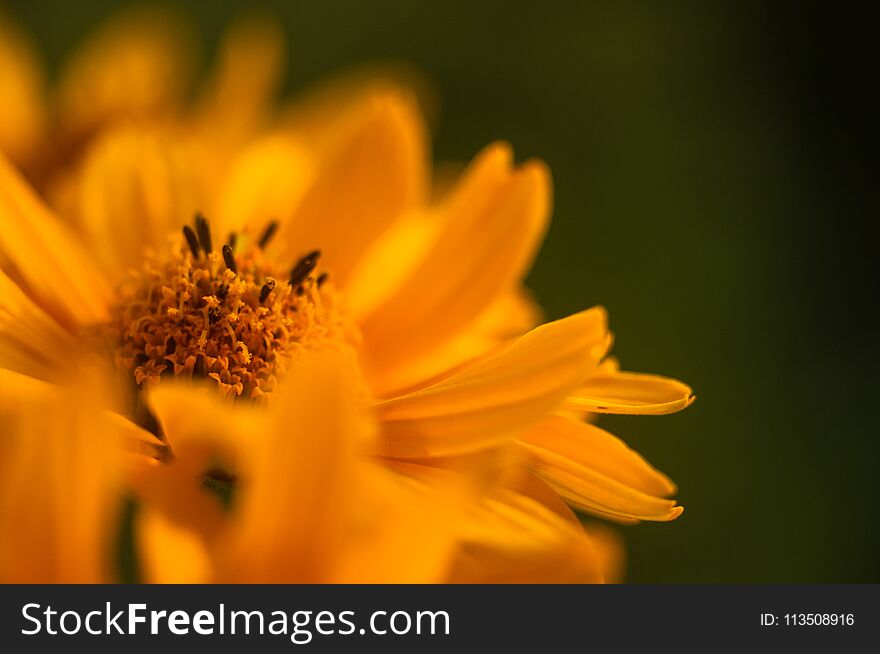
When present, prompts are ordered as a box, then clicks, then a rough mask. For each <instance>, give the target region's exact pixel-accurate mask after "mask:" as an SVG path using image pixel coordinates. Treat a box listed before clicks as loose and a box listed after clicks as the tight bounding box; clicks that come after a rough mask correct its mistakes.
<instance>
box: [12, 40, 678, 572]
mask: <svg viewBox="0 0 880 654" xmlns="http://www.w3.org/2000/svg"><path fill="white" fill-rule="evenodd" d="M115 29H121V30H122V32H121V33H123V34H124V33H125V29H126V28H125V25H124V24H123V27H122V28H115ZM152 33H153V32H151V31H150V30H146V31H145V32H144V34H152ZM118 34H119V33H118V32H114V31H113V30H111V31H110V32H107V33H104V35H103V36H102V37H101V38H100V39H99V40H98V41H97V42H95V43H94V44H93V45H92V46H90V47H89V48H87V49H86V50H85V53H84V54H82V55H81V56H80V57H79V58H77V59H75V60H74V63H72V64H71V67H70V71H71V72H70V73H69V77H68V78H67V81H66V82H62V84H61V85H60V87H59V94H60V95H59V97H61V98H66V100H65V101H64V102H62V104H61V106H62V107H65V108H66V109H65V110H64V113H62V114H61V115H60V116H59V122H60V124H62V125H68V127H66V128H65V133H68V134H76V135H78V136H77V138H71V139H67V140H64V139H62V140H60V141H59V143H61V145H62V146H63V148H62V149H66V150H67V151H69V143H71V142H75V143H76V145H77V154H76V156H75V157H70V156H69V155H68V152H67V151H66V152H63V153H62V154H61V155H60V156H54V157H53V156H44V155H40V156H35V158H33V159H32V160H31V161H32V162H33V161H42V163H41V164H34V167H33V168H32V169H31V170H37V171H38V173H34V174H32V179H34V180H37V181H39V182H40V185H41V187H42V189H43V195H42V197H41V196H40V195H39V194H38V193H37V192H35V191H34V190H33V189H32V188H31V186H30V185H29V184H28V182H27V181H25V179H24V178H23V177H22V175H21V174H20V173H19V172H17V171H16V170H15V168H14V167H13V165H11V164H10V163H9V162H8V161H7V160H6V158H5V157H2V156H0V387H2V391H3V393H4V397H5V396H6V394H7V393H9V394H10V396H11V397H13V398H15V399H14V400H13V401H11V402H9V401H4V403H3V404H0V410H2V415H0V418H3V419H4V422H5V423H6V424H11V425H12V427H11V429H10V431H9V435H8V436H6V435H4V437H5V438H10V439H12V443H13V447H12V451H13V454H14V455H13V456H11V457H10V458H9V459H8V460H7V461H5V462H4V466H5V468H4V471H3V472H4V473H6V471H7V469H8V473H6V474H4V477H8V480H5V481H4V485H2V486H0V492H2V497H0V506H2V507H3V512H2V514H0V527H3V529H2V531H0V533H2V534H4V535H3V537H2V538H0V540H2V541H3V542H2V544H0V579H15V578H19V579H28V577H31V576H32V577H34V578H39V579H46V580H72V579H78V580H79V579H83V580H95V581H99V580H105V579H107V578H110V576H111V573H110V572H108V569H109V566H108V564H107V556H108V555H107V552H108V548H109V547H110V546H109V545H108V543H110V542H112V538H113V537H114V536H115V534H116V532H115V531H114V530H113V529H112V528H110V527H109V526H108V525H110V524H115V522H114V520H113V519H112V515H111V513H108V511H112V509H113V507H114V506H115V505H114V501H116V502H117V505H118V501H119V499H120V498H121V497H122V495H123V493H125V492H132V493H134V494H135V495H136V497H137V499H138V501H139V506H140V509H139V511H138V512H137V514H136V518H135V525H134V530H135V536H136V541H137V543H138V544H139V547H138V551H139V555H140V562H141V565H142V568H143V574H144V577H145V579H147V580H150V581H180V580H188V581H331V582H332V581H452V582H473V581H601V580H602V579H603V576H604V575H608V576H609V578H619V576H620V573H619V568H620V564H619V560H620V556H619V554H615V551H614V550H615V545H613V542H612V539H609V538H604V537H598V538H593V539H591V538H590V537H589V535H588V534H587V533H586V532H585V531H584V530H583V528H582V527H581V525H580V523H579V522H578V519H577V518H576V516H575V514H574V513H573V512H572V510H571V508H569V506H571V507H574V508H576V509H578V510H581V511H585V512H588V513H592V514H594V515H598V516H601V517H607V518H610V519H612V520H616V521H621V522H632V521H639V520H659V521H664V520H671V519H674V518H675V517H677V516H678V515H679V514H680V513H681V508H680V507H678V506H677V505H676V502H675V501H674V500H672V499H669V497H670V496H671V495H672V494H674V492H675V487H674V485H673V484H672V482H671V481H670V480H669V479H668V478H667V477H666V476H665V475H663V474H662V473H660V472H658V471H656V470H655V469H653V468H652V467H651V466H650V465H649V464H648V463H647V462H645V461H644V460H643V459H642V458H641V457H640V456H639V455H638V454H637V453H635V452H633V451H632V450H630V449H629V448H628V447H627V446H626V445H625V444H623V443H622V442H621V441H620V440H619V439H617V438H616V437H615V436H613V435H611V434H609V433H608V432H606V431H604V430H601V429H600V428H598V427H596V426H594V425H593V424H591V421H590V418H591V417H592V416H594V414H598V413H630V414H662V413H669V412H672V411H677V410H679V409H682V408H684V407H686V406H688V405H689V404H690V403H691V402H692V401H693V395H692V393H691V390H690V388H688V387H687V386H685V385H684V384H681V383H680V382H677V381H675V380H671V379H667V378H662V377H657V376H652V375H642V374H636V373H627V372H621V371H620V370H618V369H617V366H616V363H615V362H614V360H613V359H609V358H608V351H609V349H610V345H611V341H612V338H611V334H610V332H609V330H608V326H607V317H606V314H605V311H604V310H603V309H601V308H593V309H590V310H587V311H584V312H581V313H578V314H575V315H573V316H570V317H568V318H565V319H562V320H558V321H555V322H550V323H547V324H544V325H539V326H536V325H537V323H538V322H539V321H538V313H539V312H538V310H537V309H536V307H535V305H534V303H533V302H532V300H531V299H530V298H529V296H528V294H527V293H526V292H525V291H524V289H523V287H522V284H523V279H524V277H525V275H526V273H527V272H528V269H529V267H530V265H531V262H532V260H533V258H534V256H535V254H536V252H537V249H538V247H539V244H540V242H541V240H542V238H543V235H544V233H545V232H546V229H547V226H548V222H549V217H550V211H551V210H550V205H551V188H550V174H549V171H548V170H547V168H546V166H545V165H544V164H543V163H541V162H539V161H527V162H525V163H522V164H520V165H515V164H514V163H513V157H512V153H511V149H510V147H509V146H507V145H506V144H503V143H497V144H493V145H490V146H488V147H487V148H485V149H484V150H483V151H482V152H481V153H479V154H478V155H477V157H476V158H475V160H474V162H473V163H472V164H471V165H470V166H469V167H468V168H467V169H466V170H465V171H464V172H463V173H462V174H461V175H460V177H459V178H458V179H457V180H456V181H455V182H454V183H453V184H452V185H451V187H450V188H449V189H448V190H446V191H445V192H442V193H435V194H434V195H437V196H439V197H438V198H437V199H432V193H431V191H430V186H431V183H430V181H431V171H430V166H429V156H428V146H427V136H426V129H425V126H424V124H423V122H422V120H421V117H420V114H419V111H418V109H417V107H416V102H415V100H414V99H413V98H412V96H411V94H409V93H408V92H407V91H405V90H401V89H399V88H397V87H395V86H394V85H391V84H388V83H385V82H375V83H366V84H359V85H357V86H355V87H345V86H341V85H337V86H334V87H330V90H329V91H325V92H324V93H321V94H316V95H314V96H313V97H312V98H311V99H310V100H309V101H306V102H303V103H301V104H300V105H299V106H298V109H294V110H291V111H289V112H287V113H286V115H284V116H283V117H282V118H280V119H278V120H276V121H275V123H274V125H273V126H272V127H271V129H270V130H268V131H267V130H259V129H258V127H259V124H260V122H261V121H259V120H256V119H255V116H257V115H262V114H263V112H264V109H265V107H264V106H263V101H264V99H265V97H266V94H265V93H263V92H262V90H264V89H266V88H267V87H268V86H270V84H268V82H267V81H266V80H267V78H268V77H271V75H251V74H248V72H249V71H251V70H256V71H261V70H262V71H265V70H268V69H271V68H272V65H267V66H261V65H258V64H259V62H261V61H262V62H264V63H265V62H267V61H274V60H275V59H277V52H275V54H274V55H266V49H265V44H266V40H265V39H263V40H254V39H253V36H252V35H253V32H250V31H244V32H237V33H234V38H232V41H231V42H232V43H233V44H237V47H233V48H232V49H233V51H234V52H235V53H238V54H237V55H236V56H231V57H229V58H228V59H227V61H226V64H225V65H221V70H223V71H225V72H224V73H222V74H220V75H219V77H218V79H219V81H217V82H215V83H214V84H213V85H212V88H213V91H211V92H209V93H208V94H207V96H205V97H207V98H209V99H210V98H213V99H214V100H215V101H209V100H203V101H202V102H200V103H199V104H198V106H197V107H196V108H194V109H189V110H186V111H183V110H181V109H180V106H179V105H177V104H175V101H174V100H173V98H174V97H175V93H176V91H175V89H176V88H177V82H176V81H175V80H177V79H178V78H177V75H176V70H175V68H174V66H173V65H171V64H169V62H173V61H174V57H173V52H174V50H173V49H171V50H169V49H163V47H156V44H157V43H162V39H163V38H165V37H166V32H164V31H163V30H162V29H159V28H157V29H156V30H155V34H156V35H158V36H157V37H156V38H155V39H153V40H149V42H148V43H143V42H141V41H138V40H134V41H131V40H126V39H122V38H119V37H118ZM114 35H116V36H114ZM249 35H250V36H249ZM258 43H261V44H262V46H258V45H256V44H258ZM272 43H273V42H271V41H270V45H271V47H270V48H269V50H270V51H273V52H274V48H275V45H273V44H272ZM120 49H121V50H123V51H125V53H126V54H125V56H122V55H121V54H117V53H118V51H119V50H120ZM2 52H3V50H2V49H0V54H2ZM242 56H244V57H247V59H246V61H249V62H254V61H256V62H257V65H254V66H253V67H245V68H244V69H242V67H241V58H240V57H242ZM15 57H18V58H20V57H21V54H20V53H19V54H17V55H15ZM133 70H137V71H139V72H138V79H140V80H142V81H143V88H138V89H135V90H133V91H132V92H131V93H130V94H128V95H127V94H125V93H120V88H122V87H123V86H124V85H122V84H121V83H120V80H124V79H126V78H127V76H128V75H129V74H130V73H131V71H133ZM71 80H73V81H71ZM255 89H257V90H258V91H259V92H254V90H255ZM252 92H253V93H252ZM82 94H85V96H83V95H82ZM254 96H256V99H255V100H254V101H252V102H250V101H245V102H241V103H239V102H238V100H239V99H241V98H251V99H252V100H253V98H254ZM83 97H91V98H97V100H98V102H96V103H89V102H86V101H83V100H82V98H83ZM232 99H234V100H235V101H232ZM0 111H2V109H0ZM119 114H122V115H125V116H127V117H128V118H131V116H132V115H135V116H136V117H137V120H136V121H131V120H123V121H121V122H120V121H118V120H116V119H113V118H112V117H113V116H118V115H119ZM13 115H15V114H13ZM0 122H2V121H0ZM0 146H2V147H4V148H5V147H6V146H5V145H4V144H3V143H2V142H0ZM10 154H12V153H10ZM16 156H17V155H16ZM16 160H20V159H16ZM47 162H49V163H47ZM58 162H63V164H58ZM40 180H41V181H40ZM50 204H51V205H52V206H53V207H54V208H50V206H49V205H50ZM196 209H201V210H203V211H204V212H205V216H208V218H205V217H204V216H202V215H201V214H196V218H195V219H194V220H193V219H192V216H193V215H194V214H195V211H196ZM59 212H60V214H61V215H64V216H65V217H66V219H62V218H60V217H59ZM94 357H98V358H103V359H104V360H106V361H112V362H113V364H114V365H115V368H116V370H117V377H116V379H117V381H116V384H115V389H116V390H115V392H114V393H110V394H109V395H108V396H109V398H110V399H101V397H99V396H98V395H97V394H96V395H95V397H90V394H89V393H88V390H87V389H84V388H83V387H82V382H83V374H84V373H83V369H82V365H83V364H82V362H83V361H84V360H85V361H91V360H92V358H94ZM198 382H201V383H198ZM192 383H196V387H193V386H192ZM128 389H131V392H128V393H127V394H126V393H125V391H126V390H128ZM121 416H126V418H127V419H123V418H122V417H121ZM65 424H70V425H71V427H70V432H71V433H70V435H69V437H66V436H65V431H66V430H65V427H64V425H65ZM39 430H44V431H46V433H47V434H48V436H47V438H46V439H45V443H46V448H35V447H34V444H33V443H32V442H30V441H32V440H34V439H33V437H32V434H34V433H37V432H38V431H39ZM90 430H94V432H95V433H99V434H100V437H99V438H93V439H91V440H90V439H89V437H90V433H89V432H90ZM29 435H30V436H29ZM120 442H121V443H123V444H122V445H119V443H120ZM120 448H121V449H120ZM44 449H45V451H43V450H44ZM96 449H98V450H100V451H101V454H100V455H99V454H96V453H95V450H96ZM120 452H122V454H125V453H126V452H128V455H127V456H121V455H120V456H117V454H119V453H120ZM68 459H69V462H70V465H69V466H66V465H64V464H65V461H67V460H68ZM99 467H100V470H98V468H99ZM34 470H36V471H37V472H36V473H34V474H35V475H36V476H35V477H33V478H34V479H45V480H46V483H47V484H50V485H52V487H53V488H57V487H59V486H55V485H56V484H61V483H64V484H70V485H73V486H77V487H80V486H81V487H82V488H83V491H82V493H73V494H70V495H69V496H68V495H66V494H64V493H59V492H56V493H54V494H49V495H47V496H46V497H43V496H40V495H31V494H28V493H26V492H23V490H22V489H24V488H26V485H27V483H28V482H27V479H29V478H30V477H28V475H31V474H32V471H34ZM125 489H128V491H126V490H125ZM230 494H231V496H232V497H231V501H232V507H231V509H224V507H223V503H222V501H221V500H222V498H223V497H225V496H227V495H230ZM218 496H219V497H218ZM114 498H115V500H114ZM563 500H564V501H563ZM107 507H110V509H108V508H107ZM26 512H29V514H30V515H34V516H42V519H43V520H44V521H45V522H44V524H45V525H47V526H48V527H47V528H46V529H43V530H42V531H40V530H32V531H27V530H24V531H22V532H20V534H19V536H17V537H15V538H9V537H7V534H9V533H12V532H13V531H14V529H13V530H11V531H10V529H9V528H7V526H8V525H13V526H14V525H16V524H18V521H20V520H23V519H24V518H22V516H23V515H24V514H25V513H26ZM80 514H82V515H84V516H86V519H84V520H83V521H72V520H70V518H69V516H74V515H80ZM66 539H74V540H75V542H76V543H77V547H76V548H73V549H70V550H68V549H67V548H64V547H62V544H63V543H64V542H65V541H66ZM108 539H109V540H108ZM32 541H33V542H37V541H39V543H40V548H42V549H33V550H32V553H30V554H28V556H30V557H36V558H32V561H31V563H32V565H30V566H27V567H19V566H17V565H16V562H17V561H19V560H20V559H21V557H22V556H25V552H29V551H30V550H28V547H29V544H30V543H31V542H32ZM609 543H611V544H609ZM62 550H63V551H62ZM86 550H88V551H86ZM71 557H82V558H83V559H84V560H86V559H88V564H87V565H84V567H83V568H82V570H84V571H85V572H82V573H81V575H80V576H76V575H74V574H73V573H72V572H71V570H72V568H71V565H72V564H71V563H70V561H71ZM43 559H45V561H46V563H45V564H42V563H40V562H41V561H43ZM50 562H51V565H49V563H50ZM41 566H42V567H41ZM38 571H40V572H38ZM77 574H80V573H77ZM28 580H30V579H28Z"/></svg>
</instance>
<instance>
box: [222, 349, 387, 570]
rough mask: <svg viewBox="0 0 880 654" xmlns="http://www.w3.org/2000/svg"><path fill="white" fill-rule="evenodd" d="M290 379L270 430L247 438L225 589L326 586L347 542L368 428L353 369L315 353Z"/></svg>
mask: <svg viewBox="0 0 880 654" xmlns="http://www.w3.org/2000/svg"><path fill="white" fill-rule="evenodd" d="M286 380H287V384H285V385H283V386H280V387H279V389H278V393H280V396H279V397H277V398H276V404H275V406H274V407H273V414H272V423H271V424H270V425H269V426H268V427H267V428H266V429H265V430H264V431H262V433H260V432H257V431H256V430H255V431H254V433H253V434H252V435H251V437H250V438H249V443H248V445H249V447H248V450H247V453H246V454H247V457H246V459H245V462H246V465H245V467H244V469H243V472H242V483H241V487H240V489H239V490H238V497H237V504H236V509H237V513H236V515H237V521H236V525H235V531H234V533H233V534H232V535H231V540H230V543H229V547H228V549H227V550H226V551H225V555H224V556H223V558H222V559H221V563H220V566H221V567H220V569H219V575H220V579H221V580H223V581H226V582H231V583H236V582H251V583H259V582H262V583H292V582H319V581H327V580H330V579H332V577H333V574H334V565H335V562H337V561H338V560H339V557H340V552H341V550H342V549H343V548H344V547H345V546H346V541H347V539H348V537H349V534H348V533H347V531H348V530H347V527H348V525H347V524H346V520H345V519H344V517H345V515H346V507H347V506H348V505H349V503H350V502H351V501H352V498H353V497H358V495H357V494H356V493H355V488H356V487H355V485H354V483H355V482H354V476H353V473H354V468H355V461H356V456H357V450H358V448H360V447H363V442H364V439H365V438H366V437H367V436H368V434H369V430H370V425H369V423H368V422H367V421H366V420H365V418H364V416H363V415H362V414H361V413H360V411H359V409H358V408H357V401H356V399H355V395H354V390H353V388H352V386H351V381H350V376H349V374H348V370H347V369H346V368H345V367H344V366H343V365H342V364H341V363H340V362H339V361H338V360H337V359H336V358H334V357H330V356H326V357H325V356H318V355H316V356H315V357H314V358H307V359H306V360H304V361H302V362H301V363H300V365H297V366H294V367H292V368H291V370H290V372H289V374H288V376H287V377H286ZM359 501H360V500H359Z"/></svg>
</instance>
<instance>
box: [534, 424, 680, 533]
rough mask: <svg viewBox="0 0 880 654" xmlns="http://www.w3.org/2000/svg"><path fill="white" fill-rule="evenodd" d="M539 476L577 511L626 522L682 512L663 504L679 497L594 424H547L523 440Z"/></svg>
mask: <svg viewBox="0 0 880 654" xmlns="http://www.w3.org/2000/svg"><path fill="white" fill-rule="evenodd" d="M520 443H521V445H522V446H523V447H524V448H525V449H526V450H527V451H528V452H529V453H531V455H532V461H531V466H532V469H533V470H534V471H535V473H536V474H537V475H538V476H539V477H541V478H542V479H543V480H545V481H546V482H547V483H548V484H549V485H550V486H552V487H553V488H554V489H555V490H556V492H558V493H559V494H560V495H561V496H562V497H563V498H565V500H566V501H567V502H569V503H570V504H572V505H573V506H574V507H576V508H578V509H581V510H584V511H589V512H591V513H596V514H599V515H603V516H616V517H619V518H623V519H625V520H626V519H628V520H654V521H667V520H673V519H675V518H677V517H678V516H679V515H681V512H682V508H681V507H679V506H676V503H675V501H673V500H667V499H663V497H664V496H666V495H669V494H671V493H673V492H675V486H674V485H673V484H672V482H671V481H669V479H668V478H667V477H666V476H665V475H663V474H661V473H659V472H657V471H656V470H654V469H653V468H651V466H649V465H648V463H647V462H646V461H645V460H644V459H642V457H640V456H639V455H638V454H636V453H635V452H633V451H632V450H630V449H629V448H627V447H626V445H624V444H623V443H622V442H621V441H620V440H619V439H617V438H616V437H614V436H612V435H611V434H609V433H608V432H605V431H603V430H601V429H599V428H598V427H595V426H593V425H590V424H586V423H580V422H576V421H574V420H570V419H568V418H563V417H561V416H552V417H550V418H547V419H546V420H543V421H542V422H541V423H540V424H539V425H538V426H536V427H535V428H534V429H533V430H531V431H529V432H528V433H526V434H524V435H523V436H522V437H521V440H520Z"/></svg>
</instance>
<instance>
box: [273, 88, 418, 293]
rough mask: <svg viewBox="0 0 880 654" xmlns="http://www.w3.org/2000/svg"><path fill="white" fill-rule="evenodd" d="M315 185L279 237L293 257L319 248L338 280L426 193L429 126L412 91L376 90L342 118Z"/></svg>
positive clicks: (344, 278)
mask: <svg viewBox="0 0 880 654" xmlns="http://www.w3.org/2000/svg"><path fill="white" fill-rule="evenodd" d="M339 123H340V124H339V125H338V126H337V128H336V130H335V133H334V137H333V139H332V143H331V144H330V145H328V146H327V147H326V152H321V153H319V159H320V161H319V164H318V166H319V167H318V169H317V171H316V176H315V178H314V182H313V184H312V185H311V186H310V188H309V189H308V190H307V191H306V193H305V195H304V197H303V199H302V201H301V202H300V204H299V206H298V208H297V210H296V212H295V214H294V215H293V217H292V219H291V220H289V221H286V222H285V223H283V224H282V226H281V230H280V233H279V237H278V238H279V241H281V242H283V243H284V244H285V245H286V246H287V247H288V254H289V256H290V257H291V259H293V258H294V257H296V256H299V255H301V254H302V253H304V252H308V251H310V250H313V249H316V248H317V249H320V250H321V251H322V253H323V258H322V263H323V264H324V265H326V267H327V269H328V270H329V271H330V272H331V274H332V275H333V277H334V279H335V280H336V283H337V284H338V285H344V284H345V282H346V281H347V280H348V278H349V274H350V272H351V270H352V269H353V268H354V267H355V265H356V264H357V262H358V261H359V259H360V258H361V257H362V256H363V254H364V252H365V251H366V250H367V249H368V248H369V246H370V245H371V244H372V243H373V242H374V241H375V240H376V239H377V238H378V237H379V236H381V235H382V234H383V233H384V232H386V231H387V230H388V229H389V228H390V227H391V225H392V224H393V223H394V222H395V221H396V220H398V219H399V218H401V217H402V216H403V215H404V214H405V213H406V212H408V211H410V210H412V209H414V208H415V207H417V206H419V205H420V204H421V203H422V202H423V201H424V199H425V196H426V193H427V178H428V173H427V165H428V162H427V154H426V153H427V146H426V143H425V141H426V137H425V134H424V132H425V128H424V125H422V123H421V120H420V118H419V116H418V114H417V112H416V110H415V106H414V102H413V101H412V100H411V99H409V98H407V97H406V96H403V95H400V94H396V93H387V94H384V95H378V96H370V97H368V98H367V99H366V100H364V101H362V102H360V103H359V104H358V105H357V106H356V107H354V108H353V109H352V110H351V111H350V112H348V113H347V115H346V116H345V117H344V118H342V119H340V120H339Z"/></svg>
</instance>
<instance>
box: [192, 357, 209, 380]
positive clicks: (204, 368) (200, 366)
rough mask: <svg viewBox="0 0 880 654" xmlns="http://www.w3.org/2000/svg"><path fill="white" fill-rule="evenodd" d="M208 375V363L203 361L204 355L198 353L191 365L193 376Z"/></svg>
mask: <svg viewBox="0 0 880 654" xmlns="http://www.w3.org/2000/svg"><path fill="white" fill-rule="evenodd" d="M207 376H208V364H207V363H206V362H205V355H204V354H199V355H198V356H197V357H196V362H195V364H194V365H193V377H207Z"/></svg>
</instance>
